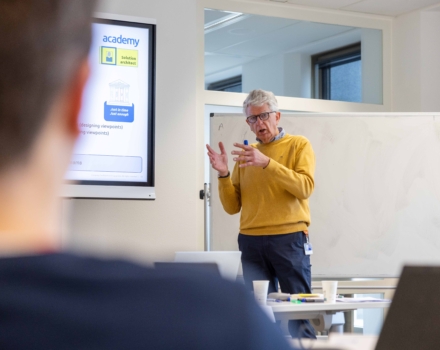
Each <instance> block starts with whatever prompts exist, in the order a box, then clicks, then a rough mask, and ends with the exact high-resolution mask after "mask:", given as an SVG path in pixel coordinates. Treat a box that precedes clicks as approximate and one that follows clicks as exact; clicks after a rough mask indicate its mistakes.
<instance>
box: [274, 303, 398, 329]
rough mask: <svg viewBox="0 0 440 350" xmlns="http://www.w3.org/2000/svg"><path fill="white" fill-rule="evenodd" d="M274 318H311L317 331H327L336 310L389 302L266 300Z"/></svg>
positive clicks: (385, 306) (355, 308) (284, 319)
mask: <svg viewBox="0 0 440 350" xmlns="http://www.w3.org/2000/svg"><path fill="white" fill-rule="evenodd" d="M267 305H268V306H270V307H271V308H272V311H273V313H274V315H275V319H276V320H280V321H281V322H283V321H287V320H311V323H312V325H313V327H315V329H316V330H317V331H320V332H321V331H328V330H329V329H330V327H331V325H332V318H333V315H334V314H336V313H337V312H347V311H352V310H357V309H377V308H381V309H383V308H388V307H389V306H390V305H391V302H388V301H384V302H382V301H379V302H353V303H341V302H336V303H302V304H293V303H291V302H288V301H285V302H279V303H277V302H268V303H267Z"/></svg>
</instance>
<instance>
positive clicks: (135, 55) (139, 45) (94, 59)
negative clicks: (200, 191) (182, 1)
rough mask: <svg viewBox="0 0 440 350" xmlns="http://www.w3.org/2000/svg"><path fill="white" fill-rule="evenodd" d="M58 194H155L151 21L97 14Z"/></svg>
mask: <svg viewBox="0 0 440 350" xmlns="http://www.w3.org/2000/svg"><path fill="white" fill-rule="evenodd" d="M89 60H90V67H91V75H90V79H89V81H88V84H87V86H86V89H85V92H84V95H83V106H82V110H81V114H80V118H79V129H80V136H79V138H78V141H77V143H76V146H75V149H74V154H73V157H72V159H71V162H70V166H69V169H68V171H67V173H66V175H65V179H66V185H65V186H64V190H65V191H64V193H63V196H65V197H73V198H125V199H154V198H155V191H154V114H155V113H154V88H155V25H154V24H149V23H138V22H136V23H135V22H130V21H120V20H114V19H103V18H99V19H98V18H97V19H95V20H94V23H93V39H92V45H91V48H90V55H89Z"/></svg>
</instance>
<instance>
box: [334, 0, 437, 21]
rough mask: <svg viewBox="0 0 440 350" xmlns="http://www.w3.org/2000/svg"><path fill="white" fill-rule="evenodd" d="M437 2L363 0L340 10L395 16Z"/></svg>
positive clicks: (419, 0)
mask: <svg viewBox="0 0 440 350" xmlns="http://www.w3.org/2000/svg"><path fill="white" fill-rule="evenodd" d="M438 3H439V0H363V1H360V2H358V3H356V4H353V5H349V6H346V7H343V8H341V10H347V11H355V12H363V13H371V14H377V15H386V16H393V17H395V16H399V15H402V14H404V13H407V12H411V11H414V10H418V9H421V8H424V7H427V6H431V5H434V4H438Z"/></svg>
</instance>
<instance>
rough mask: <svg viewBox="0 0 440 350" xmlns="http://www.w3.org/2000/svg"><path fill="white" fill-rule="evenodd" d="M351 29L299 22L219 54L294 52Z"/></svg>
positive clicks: (264, 54)
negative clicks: (296, 49)
mask: <svg viewBox="0 0 440 350" xmlns="http://www.w3.org/2000/svg"><path fill="white" fill-rule="evenodd" d="M352 29H353V27H346V26H338V25H331V24H323V23H313V22H299V23H297V24H295V25H292V26H289V27H286V28H282V29H279V30H277V31H272V32H270V33H267V34H264V35H261V36H260V37H258V38H255V39H252V40H248V41H246V42H244V43H240V44H237V45H234V46H230V47H227V48H225V49H223V50H221V51H220V52H222V53H226V54H235V55H246V56H254V57H262V56H266V55H271V54H279V53H283V52H287V51H291V50H294V49H295V48H297V47H300V46H303V45H306V44H309V43H312V42H314V41H317V40H323V39H325V38H329V37H332V36H334V35H338V34H340V33H344V32H347V31H350V30H352Z"/></svg>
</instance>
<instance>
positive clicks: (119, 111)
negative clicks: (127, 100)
mask: <svg viewBox="0 0 440 350" xmlns="http://www.w3.org/2000/svg"><path fill="white" fill-rule="evenodd" d="M104 119H105V120H106V121H108V122H123V123H132V122H133V121H134V104H133V103H132V104H131V106H117V105H108V104H107V102H104Z"/></svg>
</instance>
